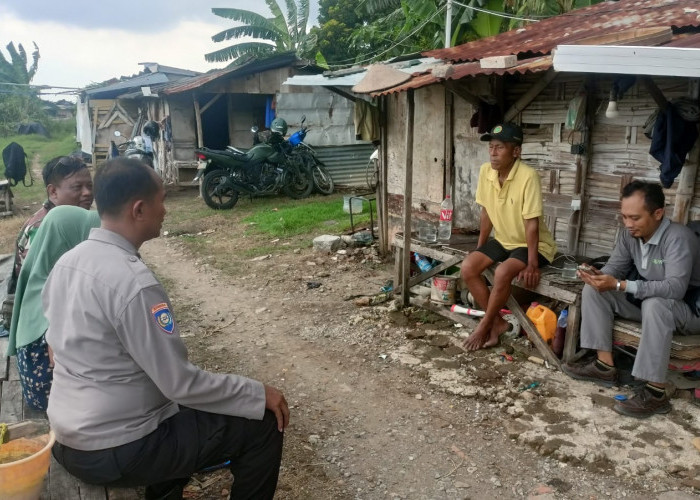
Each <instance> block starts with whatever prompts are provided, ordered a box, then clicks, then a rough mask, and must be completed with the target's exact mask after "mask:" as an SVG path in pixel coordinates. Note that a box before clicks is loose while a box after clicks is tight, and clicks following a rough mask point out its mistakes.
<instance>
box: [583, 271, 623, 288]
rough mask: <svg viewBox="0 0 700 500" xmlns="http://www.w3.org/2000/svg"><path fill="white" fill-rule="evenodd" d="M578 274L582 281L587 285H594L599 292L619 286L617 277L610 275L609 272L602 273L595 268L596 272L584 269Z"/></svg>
mask: <svg viewBox="0 0 700 500" xmlns="http://www.w3.org/2000/svg"><path fill="white" fill-rule="evenodd" d="M578 276H579V278H581V281H583V282H584V283H586V284H587V285H590V286H592V287H593V288H595V289H596V290H597V291H599V292H607V291H609V290H615V288H616V287H617V278H616V277H614V276H610V275H609V274H602V273H601V272H600V271H598V270H597V269H595V271H594V272H590V273H589V272H584V271H582V270H579V271H578Z"/></svg>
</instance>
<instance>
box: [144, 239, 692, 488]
mask: <svg viewBox="0 0 700 500" xmlns="http://www.w3.org/2000/svg"><path fill="white" fill-rule="evenodd" d="M142 250H143V251H142V253H143V255H144V258H145V259H146V261H147V262H148V263H149V265H151V266H153V268H154V269H155V271H156V273H157V274H158V276H159V277H160V278H161V279H162V281H163V282H164V284H165V286H166V288H168V289H169V291H170V292H171V294H172V298H173V302H174V309H175V317H176V320H177V321H178V322H179V324H180V328H181V333H182V336H183V337H184V339H185V341H186V343H187V344H188V347H189V350H190V357H191V358H192V359H193V360H194V361H195V362H196V363H197V364H199V365H200V366H203V367H205V368H206V369H209V370H213V371H221V372H235V373H239V374H243V375H247V376H250V377H253V378H256V379H259V380H262V381H264V382H266V383H269V384H272V385H275V386H277V387H279V388H280V389H282V390H283V391H284V392H285V394H286V397H287V400H288V401H289V403H290V405H292V418H291V426H290V428H289V430H288V431H287V434H286V438H285V439H286V442H285V455H284V459H283V469H282V474H281V477H280V483H279V488H278V498H285V499H287V498H289V499H292V498H293V499H302V498H304V499H306V498H309V499H331V498H333V499H336V498H362V499H374V498H407V499H464V498H475V499H477V498H524V497H525V498H526V497H532V498H540V499H549V498H604V497H611V498H622V497H628V498H660V499H666V500H669V499H684V498H694V496H693V495H692V494H691V493H690V491H692V489H691V488H690V487H691V486H692V485H693V481H696V480H695V474H696V473H698V472H699V471H700V460H698V458H700V453H698V452H697V450H695V449H694V448H693V447H692V445H691V444H690V439H691V438H692V436H693V435H694V434H695V435H700V433H696V429H698V428H699V427H700V426H699V425H698V417H697V410H696V411H695V413H691V412H692V410H691V409H690V406H689V405H688V404H687V403H685V402H680V403H675V402H674V404H675V405H676V410H675V411H674V414H675V417H674V418H673V419H672V418H668V419H667V418H665V417H658V418H656V417H655V418H654V419H652V420H653V421H649V422H643V423H639V422H636V421H634V422H629V421H621V420H620V417H618V416H616V415H615V414H613V412H612V411H611V410H610V409H609V408H606V407H605V405H606V404H607V403H605V401H606V400H607V399H609V396H610V394H609V392H603V391H602V390H601V391H599V390H598V389H597V388H592V387H591V386H590V385H589V384H578V383H575V384H574V388H573V389H572V386H571V384H570V383H569V381H568V380H567V379H566V378H565V377H564V376H562V375H561V374H559V373H555V372H551V371H548V370H546V369H545V368H539V367H536V366H535V365H533V364H531V363H528V362H526V361H519V360H516V362H513V363H502V362H500V361H499V360H498V355H497V353H494V352H493V351H492V352H483V353H478V354H469V355H465V354H462V353H460V352H459V350H456V349H454V347H452V346H451V343H450V342H449V340H448V341H445V338H447V337H448V336H449V335H450V334H451V333H452V331H453V330H455V328H454V326H453V325H452V324H451V323H445V322H440V321H438V322H436V323H435V322H431V321H435V320H434V319H431V318H430V317H428V316H426V315H425V314H424V313H422V312H413V314H411V315H410V316H407V315H406V314H404V313H403V312H400V311H398V312H397V311H394V310H393V309H392V308H391V307H390V306H389V307H386V306H384V307H375V308H358V307H356V306H355V305H353V303H352V301H348V300H344V299H346V298H348V297H350V296H354V295H362V294H374V293H376V292H377V290H378V289H379V288H380V287H381V286H382V284H383V283H384V282H385V281H386V279H387V278H389V277H390V274H389V266H387V265H380V264H377V263H376V262H375V261H374V260H373V259H372V256H371V255H366V252H367V251H366V250H365V251H364V252H363V250H362V249H357V250H353V249H349V250H348V251H347V255H333V256H326V255H316V254H314V253H313V251H312V250H310V249H303V250H296V251H295V252H285V253H283V254H282V255H280V256H274V257H272V258H269V259H265V260H258V261H249V262H248V263H247V265H246V266H243V268H241V269H240V272H239V273H238V274H237V275H235V276H233V277H232V276H230V275H224V274H223V273H221V272H220V271H218V270H216V269H215V268H214V267H213V266H212V265H211V264H212V261H211V258H207V257H206V256H203V255H195V256H193V255H190V254H188V253H187V252H186V251H185V250H184V247H183V245H182V244H181V243H180V240H179V239H178V238H177V237H167V238H163V237H161V238H159V239H157V240H153V241H150V242H148V243H147V244H146V245H145V246H144V248H143V249H142ZM353 254H354V255H353ZM218 258H221V257H218ZM308 283H313V284H312V285H309V284H308ZM318 284H320V286H318V287H316V288H313V287H315V286H317V285H318ZM535 380H536V381H538V383H539V384H540V385H539V386H537V387H530V388H527V387H528V384H531V382H532V381H535ZM606 398H607V399H606ZM596 403H598V404H596ZM664 432H667V433H671V434H672V435H666V434H664ZM634 451H636V454H635V453H631V454H630V452H634ZM635 464H636V465H635ZM198 480H199V481H198V482H195V483H194V484H193V485H191V486H190V487H189V489H188V493H189V495H190V496H192V497H195V498H217V497H219V495H222V494H224V495H225V494H226V493H227V491H225V489H226V487H227V482H228V480H227V473H224V472H218V473H214V474H210V475H209V476H201V477H198ZM678 489H680V490H681V491H675V490H678ZM222 490H224V491H223V492H222ZM683 490H685V491H683Z"/></svg>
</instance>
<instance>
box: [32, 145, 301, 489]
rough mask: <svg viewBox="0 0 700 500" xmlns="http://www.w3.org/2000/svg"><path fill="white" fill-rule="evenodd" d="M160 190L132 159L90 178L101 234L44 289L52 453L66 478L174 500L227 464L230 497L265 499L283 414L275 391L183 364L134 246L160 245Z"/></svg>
mask: <svg viewBox="0 0 700 500" xmlns="http://www.w3.org/2000/svg"><path fill="white" fill-rule="evenodd" d="M164 198H165V190H164V188H163V183H162V181H161V180H160V178H159V177H158V176H157V175H156V173H155V172H154V171H153V170H152V169H150V168H148V167H146V166H145V165H143V164H142V163H141V162H139V161H137V160H130V159H124V158H119V159H116V160H112V161H110V162H107V163H106V164H105V165H104V166H103V167H102V168H100V169H99V170H97V173H96V175H95V200H96V202H97V210H98V212H99V214H100V218H101V227H100V228H97V229H93V230H92V232H91V233H90V237H89V239H88V240H87V241H85V242H83V243H82V244H80V245H78V246H77V247H75V248H74V249H73V250H71V251H69V252H67V253H66V254H65V255H64V256H63V257H62V258H61V259H60V260H59V261H58V263H57V264H56V266H55V267H54V269H53V271H52V272H51V274H50V276H49V279H48V281H47V283H46V286H45V288H44V291H43V296H42V297H43V302H44V309H45V311H46V317H47V318H48V320H49V325H50V326H49V329H48V333H47V334H46V338H47V342H48V343H49V345H50V346H51V347H52V349H53V352H54V362H55V369H54V382H53V388H52V391H51V395H50V397H49V406H48V416H49V421H50V423H51V427H52V429H53V430H54V432H55V434H56V445H55V446H54V449H53V453H54V456H55V457H56V459H57V460H58V462H59V463H61V464H62V465H63V466H64V467H65V468H66V469H67V470H68V471H69V472H70V473H71V474H73V475H75V476H77V477H78V478H80V479H82V480H83V481H86V482H88V483H93V484H100V485H107V486H128V487H131V486H147V488H146V498H148V499H152V498H153V499H155V498H159V499H179V498H182V490H183V488H184V486H185V484H186V483H187V481H188V480H189V477H190V476H191V475H192V474H193V473H194V472H197V471H199V470H201V469H203V468H206V467H210V466H214V465H217V464H221V463H223V462H226V461H227V460H230V461H231V463H230V469H231V471H232V473H233V475H234V477H235V482H234V483H233V486H232V488H231V498H236V499H239V498H256V499H257V498H272V497H273V496H274V492H275V489H276V485H277V477H278V474H279V466H280V460H281V455H282V437H283V430H284V428H285V427H286V426H287V424H288V422H289V409H288V406H287V403H286V401H285V399H284V396H283V395H282V393H281V392H280V391H278V390H277V389H275V388H273V387H270V386H267V385H264V384H262V383H260V382H257V381H255V380H251V379H248V378H245V377H240V376H237V375H227V374H217V373H210V372H206V371H204V370H201V369H200V368H198V367H196V366H194V365H193V364H192V363H190V362H189V361H188V359H187V351H186V348H185V346H184V344H183V342H182V340H181V339H180V335H179V331H178V327H177V323H176V322H175V320H174V318H173V315H172V307H171V304H170V300H169V298H168V296H167V294H166V293H165V290H164V289H163V287H162V285H161V284H160V283H159V282H158V280H157V279H156V277H155V276H154V275H153V273H152V272H151V271H150V270H149V269H148V267H146V265H145V264H144V263H143V262H142V261H141V258H140V256H139V254H138V249H139V247H140V246H141V244H142V243H144V242H145V241H147V240H149V239H151V238H156V237H157V236H158V235H159V233H160V229H161V225H162V223H163V218H164V216H165V207H164V205H163V200H164Z"/></svg>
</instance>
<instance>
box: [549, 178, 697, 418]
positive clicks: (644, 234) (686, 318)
mask: <svg viewBox="0 0 700 500" xmlns="http://www.w3.org/2000/svg"><path fill="white" fill-rule="evenodd" d="M664 203H665V200H664V193H663V191H662V190H661V186H659V185H658V184H652V183H647V182H642V181H633V182H631V183H629V184H627V185H626V186H625V187H624V188H623V190H622V201H621V214H622V221H623V223H624V225H625V229H626V230H625V231H622V232H621V234H620V237H619V238H618V242H617V245H616V246H615V249H614V250H613V253H612V255H611V256H610V259H609V260H608V262H607V264H606V265H605V267H603V269H601V270H600V271H598V270H596V269H594V268H588V269H586V270H581V271H579V277H580V278H581V279H582V280H583V281H584V282H585V283H586V286H585V287H584V288H583V295H582V304H581V347H585V348H588V349H595V350H597V352H598V356H597V359H596V360H594V361H593V362H591V363H589V364H583V365H563V366H562V370H563V371H564V372H565V373H567V374H569V375H570V376H571V377H573V378H576V379H580V380H590V381H592V382H596V383H598V384H600V385H604V386H606V387H612V386H613V385H616V384H617V369H616V368H615V366H614V363H613V356H612V329H613V322H614V317H615V316H616V315H617V316H620V317H622V318H626V319H631V320H635V321H641V323H642V337H641V341H640V343H639V349H638V350H637V357H636V359H635V362H634V367H633V369H632V375H634V376H635V377H637V378H638V379H642V380H644V381H646V384H645V385H643V386H641V387H640V388H639V390H638V391H637V393H636V394H635V395H634V396H633V397H632V398H630V399H628V400H626V401H618V402H617V403H616V404H615V406H614V407H613V408H614V410H615V411H616V412H618V413H620V414H622V415H628V416H631V417H637V418H646V417H649V416H651V415H653V414H656V413H668V412H669V411H671V404H670V402H669V400H668V397H667V396H666V392H665V390H664V384H665V382H666V372H667V370H668V361H669V358H670V353H671V339H672V337H673V335H674V332H678V333H680V334H686V335H693V334H700V317H699V316H698V315H697V313H698V310H697V307H696V304H695V301H694V300H690V297H691V296H692V298H693V299H694V298H695V294H693V293H692V292H693V291H694V290H695V289H696V288H697V287H699V286H700V255H699V253H698V250H699V248H698V239H697V237H696V235H695V233H694V232H693V231H691V230H690V229H689V228H687V227H686V226H683V225H680V224H676V223H674V222H671V221H670V220H669V219H667V218H666V217H664ZM634 271H636V273H637V275H638V278H637V279H628V276H630V273H632V272H634ZM689 291H690V293H689Z"/></svg>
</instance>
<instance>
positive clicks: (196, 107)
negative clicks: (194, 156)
mask: <svg viewBox="0 0 700 500" xmlns="http://www.w3.org/2000/svg"><path fill="white" fill-rule="evenodd" d="M192 102H193V103H194V121H195V124H196V125H197V147H200V148H201V147H204V137H202V113H201V110H200V109H199V100H198V99H197V94H196V93H194V92H192Z"/></svg>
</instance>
